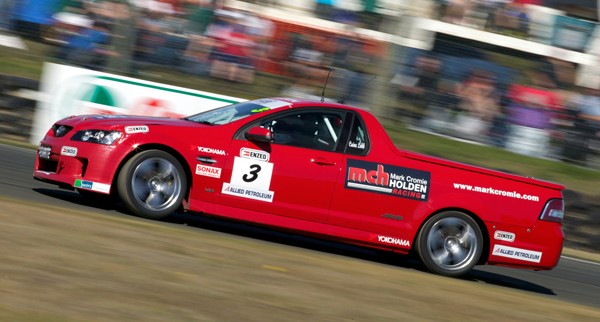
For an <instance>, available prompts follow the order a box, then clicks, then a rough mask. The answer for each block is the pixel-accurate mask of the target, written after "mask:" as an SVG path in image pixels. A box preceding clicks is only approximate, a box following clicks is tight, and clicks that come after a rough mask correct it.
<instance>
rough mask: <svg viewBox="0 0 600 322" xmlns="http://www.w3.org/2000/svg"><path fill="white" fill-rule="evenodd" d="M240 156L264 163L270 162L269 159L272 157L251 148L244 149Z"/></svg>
mask: <svg viewBox="0 0 600 322" xmlns="http://www.w3.org/2000/svg"><path fill="white" fill-rule="evenodd" d="M240 156H241V157H242V158H247V159H254V160H258V161H264V162H268V161H269V157H270V155H269V153H268V152H265V151H261V150H254V149H249V148H242V149H241V150H240Z"/></svg>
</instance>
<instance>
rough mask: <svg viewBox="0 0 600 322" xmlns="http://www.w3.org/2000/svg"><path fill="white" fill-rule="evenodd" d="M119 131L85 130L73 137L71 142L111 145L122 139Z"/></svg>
mask: <svg viewBox="0 0 600 322" xmlns="http://www.w3.org/2000/svg"><path fill="white" fill-rule="evenodd" d="M121 135H122V133H121V132H119V131H106V130H84V131H79V132H77V133H75V135H73V137H72V138H71V140H74V141H82V142H90V143H100V144H106V145H111V144H113V142H115V141H116V140H118V139H119V138H120V137H121Z"/></svg>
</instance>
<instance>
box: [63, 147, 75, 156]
mask: <svg viewBox="0 0 600 322" xmlns="http://www.w3.org/2000/svg"><path fill="white" fill-rule="evenodd" d="M60 154H61V155H66V156H68V157H76V156H77V148H74V147H72V146H66V145H65V146H63V147H62V148H61V149H60Z"/></svg>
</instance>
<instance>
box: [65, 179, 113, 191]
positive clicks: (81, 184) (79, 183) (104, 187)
mask: <svg viewBox="0 0 600 322" xmlns="http://www.w3.org/2000/svg"><path fill="white" fill-rule="evenodd" d="M73 186H74V187H75V188H79V189H86V190H93V191H98V192H102V193H109V192H110V185H108V184H104V183H99V182H93V181H87V180H81V179H76V180H75V183H74V184H73Z"/></svg>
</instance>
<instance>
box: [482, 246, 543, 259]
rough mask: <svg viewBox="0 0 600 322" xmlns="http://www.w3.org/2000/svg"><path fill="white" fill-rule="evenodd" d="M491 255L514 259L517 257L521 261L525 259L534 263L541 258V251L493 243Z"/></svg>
mask: <svg viewBox="0 0 600 322" xmlns="http://www.w3.org/2000/svg"><path fill="white" fill-rule="evenodd" d="M492 255H494V256H501V257H508V258H514V259H518V260H522V261H526V262H534V263H539V262H540V261H541V260H542V252H534V251H532V250H527V249H521V248H515V247H509V246H503V245H495V246H494V251H493V252H492Z"/></svg>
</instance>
